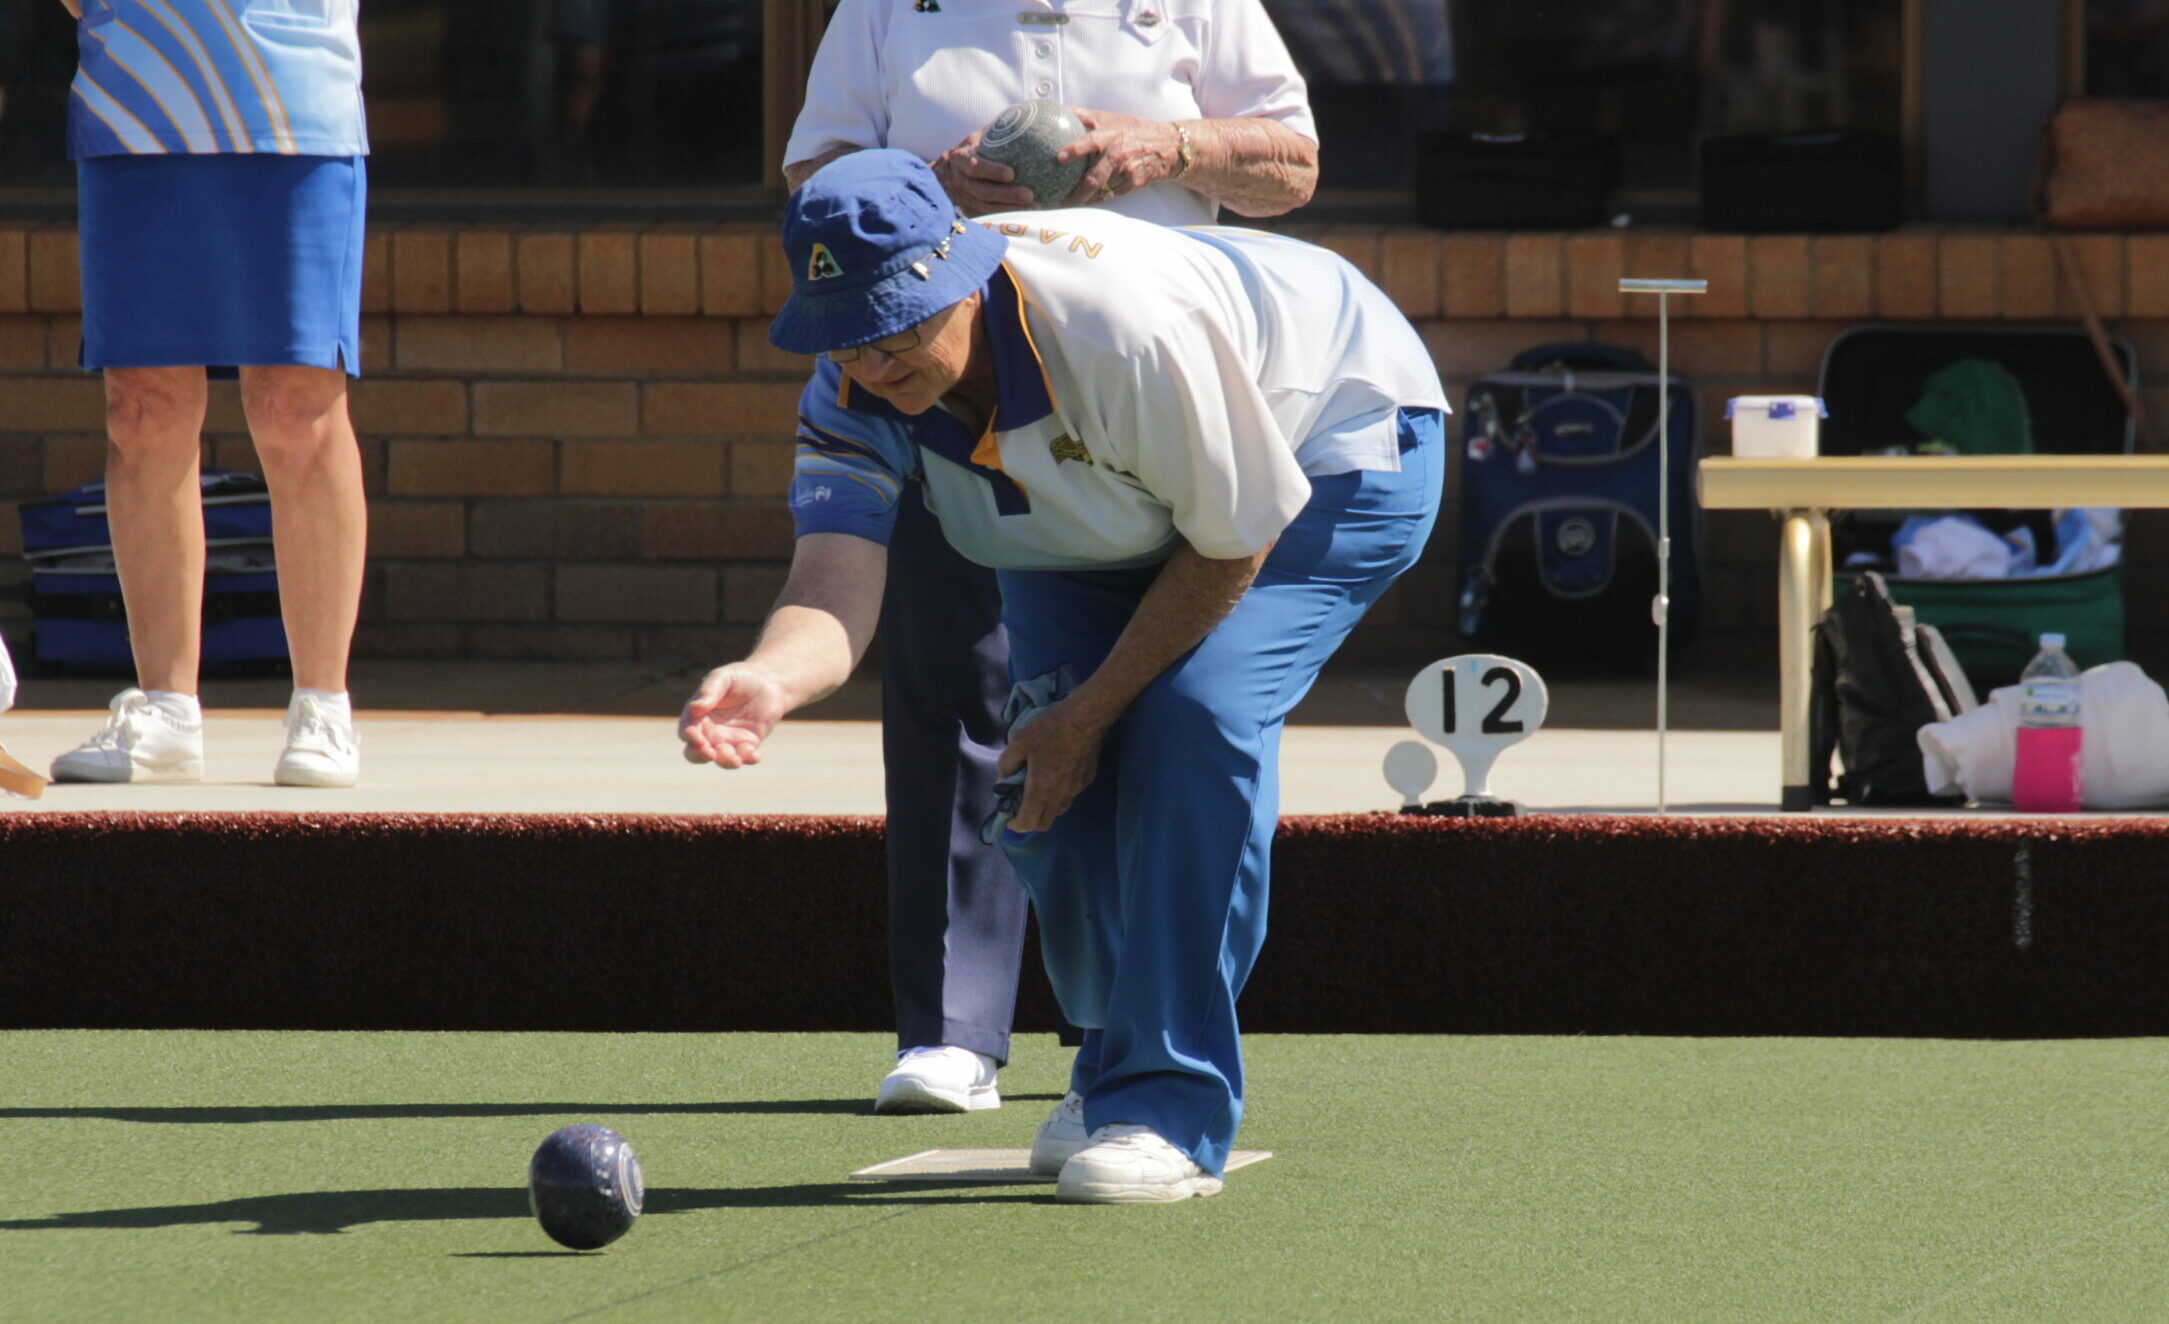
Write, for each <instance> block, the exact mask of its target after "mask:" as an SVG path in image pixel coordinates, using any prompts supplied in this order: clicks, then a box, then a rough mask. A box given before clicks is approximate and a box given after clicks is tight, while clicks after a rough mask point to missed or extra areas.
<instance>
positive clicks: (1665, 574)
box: [1619, 277, 1710, 814]
mask: <svg viewBox="0 0 2169 1324" xmlns="http://www.w3.org/2000/svg"><path fill="white" fill-rule="evenodd" d="M1709 288H1710V283H1709V282H1708V281H1706V280H1641V279H1635V278H1631V277H1630V278H1627V279H1623V280H1621V281H1620V282H1619V292H1620V293H1622V294H1654V295H1656V296H1657V596H1656V598H1655V599H1654V600H1653V601H1652V602H1651V603H1650V604H1649V614H1650V618H1651V619H1652V620H1654V621H1655V622H1656V625H1657V812H1658V813H1660V814H1663V813H1666V812H1669V811H1668V808H1667V806H1666V803H1665V794H1664V737H1665V731H1666V728H1667V727H1668V726H1669V724H1670V718H1671V713H1670V710H1669V707H1668V704H1669V701H1670V700H1669V691H1670V688H1671V679H1672V620H1671V616H1672V309H1671V302H1670V296H1672V295H1674V294H1702V293H1705V292H1707V291H1708V290H1709Z"/></svg>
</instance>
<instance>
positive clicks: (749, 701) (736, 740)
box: [678, 662, 789, 768]
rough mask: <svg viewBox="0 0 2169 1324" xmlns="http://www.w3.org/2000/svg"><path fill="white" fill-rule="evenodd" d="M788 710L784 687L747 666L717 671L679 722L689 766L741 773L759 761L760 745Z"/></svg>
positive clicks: (734, 665)
mask: <svg viewBox="0 0 2169 1324" xmlns="http://www.w3.org/2000/svg"><path fill="white" fill-rule="evenodd" d="M788 711H789V706H788V705H787V704H786V703H785V702H784V696H783V690H782V687H781V686H779V685H777V684H776V682H775V681H774V680H773V679H772V678H771V677H770V676H769V675H768V674H767V673H766V672H764V671H762V670H761V669H760V668H758V667H755V666H750V665H748V664H746V663H744V662H733V663H731V664H730V665H729V666H724V667H717V668H716V669H715V670H713V671H711V672H709V673H708V675H707V676H706V677H705V678H704V679H703V680H702V681H701V682H700V688H699V689H698V690H695V691H694V692H693V697H692V699H691V700H690V701H688V702H687V703H686V705H685V711H684V712H683V713H681V714H680V715H679V717H678V738H679V739H680V740H683V741H684V742H685V761H686V762H688V763H713V764H715V765H716V766H717V767H719V768H743V767H746V766H748V765H749V764H754V763H759V762H760V761H761V742H762V741H763V740H765V739H767V738H768V733H769V732H770V731H772V730H774V729H775V726H776V723H778V722H780V721H782V720H783V715H784V714H785V713H786V712H788Z"/></svg>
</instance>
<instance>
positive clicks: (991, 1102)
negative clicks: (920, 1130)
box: [874, 1044, 1002, 1113]
mask: <svg viewBox="0 0 2169 1324" xmlns="http://www.w3.org/2000/svg"><path fill="white" fill-rule="evenodd" d="M994 1072H995V1066H994V1059H993V1058H991V1057H988V1056H987V1055H986V1054H985V1053H975V1052H973V1051H972V1050H971V1049H969V1048H956V1047H952V1046H950V1045H948V1044H936V1045H933V1046H931V1047H925V1048H907V1049H905V1050H904V1051H903V1052H901V1053H898V1054H897V1055H896V1068H895V1069H894V1070H893V1071H891V1072H889V1074H888V1075H887V1076H884V1077H883V1078H882V1081H881V1089H880V1091H879V1092H877V1093H876V1094H875V1095H874V1111H875V1112H877V1113H969V1112H978V1111H979V1110H980V1109H982V1108H999V1107H1001V1106H1002V1095H1001V1091H999V1090H998V1089H996V1088H995V1085H994Z"/></svg>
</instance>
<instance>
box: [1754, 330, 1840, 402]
mask: <svg viewBox="0 0 2169 1324" xmlns="http://www.w3.org/2000/svg"><path fill="white" fill-rule="evenodd" d="M1840 329H1841V328H1840V327H1839V326H1837V325H1836V324H1834V323H1830V322H1769V323H1765V324H1764V326H1763V337H1764V344H1763V353H1764V368H1765V370H1766V371H1768V372H1772V373H1780V374H1783V375H1785V376H1789V377H1807V378H1810V379H1812V378H1814V377H1816V376H1817V375H1818V374H1820V373H1821V371H1822V365H1823V351H1824V350H1825V349H1827V348H1829V346H1830V341H1831V339H1832V338H1833V337H1835V336H1836V335H1837V333H1838V331H1839V330H1840ZM1750 394H1756V395H1760V394H1765V393H1764V392H1760V391H1757V392H1751V393H1750Z"/></svg>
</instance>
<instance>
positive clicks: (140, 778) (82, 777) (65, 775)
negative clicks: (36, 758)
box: [53, 755, 203, 786]
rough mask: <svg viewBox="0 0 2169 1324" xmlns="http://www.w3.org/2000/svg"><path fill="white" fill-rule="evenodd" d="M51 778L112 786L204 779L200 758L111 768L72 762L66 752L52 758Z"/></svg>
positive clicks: (58, 780)
mask: <svg viewBox="0 0 2169 1324" xmlns="http://www.w3.org/2000/svg"><path fill="white" fill-rule="evenodd" d="M53 780H54V781H56V782H98V783H101V784H104V785H108V786H112V785H118V784H121V783H124V782H127V783H133V782H200V781H202V780H203V760H201V759H197V760H195V761H193V762H190V763H176V764H173V765H171V766H170V767H165V768H157V769H152V768H140V767H137V766H136V765H134V764H132V763H131V764H126V765H123V766H121V767H118V768H116V767H112V766H111V765H109V764H104V763H99V764H72V763H69V762H68V761H67V757H66V756H65V755H63V756H61V757H60V758H57V759H55V760H53Z"/></svg>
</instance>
